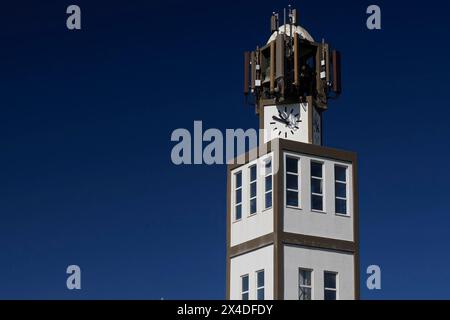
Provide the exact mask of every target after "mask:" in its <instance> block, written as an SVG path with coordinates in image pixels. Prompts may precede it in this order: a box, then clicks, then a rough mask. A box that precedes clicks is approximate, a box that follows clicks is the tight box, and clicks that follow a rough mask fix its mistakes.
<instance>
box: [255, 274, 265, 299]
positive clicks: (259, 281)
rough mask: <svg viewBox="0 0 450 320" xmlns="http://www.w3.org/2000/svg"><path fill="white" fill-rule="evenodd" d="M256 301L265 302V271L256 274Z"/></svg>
mask: <svg viewBox="0 0 450 320" xmlns="http://www.w3.org/2000/svg"><path fill="white" fill-rule="evenodd" d="M256 300H264V270H260V271H257V272H256Z"/></svg>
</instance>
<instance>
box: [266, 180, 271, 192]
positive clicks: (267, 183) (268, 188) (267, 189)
mask: <svg viewBox="0 0 450 320" xmlns="http://www.w3.org/2000/svg"><path fill="white" fill-rule="evenodd" d="M269 190H272V176H267V177H266V191H269Z"/></svg>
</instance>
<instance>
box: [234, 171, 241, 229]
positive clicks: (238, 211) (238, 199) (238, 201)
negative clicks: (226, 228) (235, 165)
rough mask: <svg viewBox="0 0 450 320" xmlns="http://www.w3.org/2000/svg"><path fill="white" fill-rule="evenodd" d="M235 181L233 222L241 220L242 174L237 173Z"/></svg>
mask: <svg viewBox="0 0 450 320" xmlns="http://www.w3.org/2000/svg"><path fill="white" fill-rule="evenodd" d="M234 181H235V192H234V195H235V198H234V202H235V206H234V220H236V221H237V220H241V218H242V172H241V171H239V172H237V173H235V175H234Z"/></svg>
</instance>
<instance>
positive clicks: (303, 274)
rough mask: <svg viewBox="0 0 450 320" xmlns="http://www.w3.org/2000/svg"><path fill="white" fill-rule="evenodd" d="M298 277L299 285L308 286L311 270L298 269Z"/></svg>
mask: <svg viewBox="0 0 450 320" xmlns="http://www.w3.org/2000/svg"><path fill="white" fill-rule="evenodd" d="M299 279H300V285H305V286H310V285H311V271H309V270H300V274H299Z"/></svg>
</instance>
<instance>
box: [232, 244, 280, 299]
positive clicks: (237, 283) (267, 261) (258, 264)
mask: <svg viewBox="0 0 450 320" xmlns="http://www.w3.org/2000/svg"><path fill="white" fill-rule="evenodd" d="M273 263H274V262H273V245H270V246H267V247H264V248H261V249H258V250H255V251H252V252H249V253H246V254H244V255H241V256H237V257H234V258H232V259H231V262H230V299H232V300H241V276H243V275H245V274H248V276H249V299H250V300H255V299H256V272H257V271H259V270H264V284H265V288H264V289H265V290H264V295H265V300H272V299H273Z"/></svg>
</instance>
